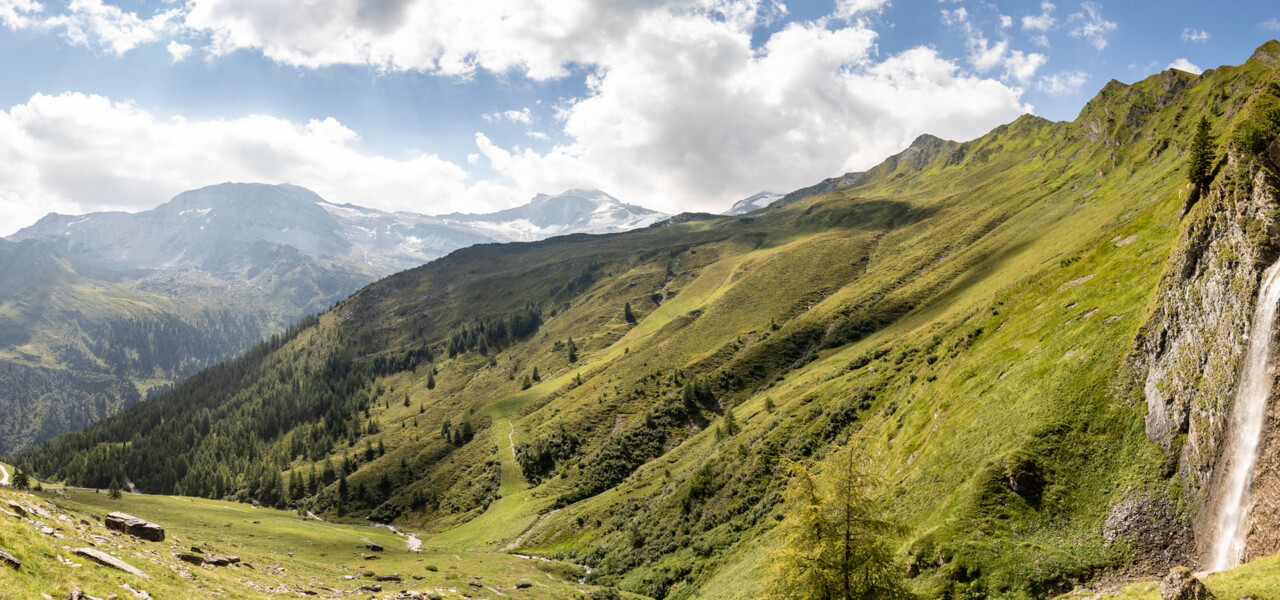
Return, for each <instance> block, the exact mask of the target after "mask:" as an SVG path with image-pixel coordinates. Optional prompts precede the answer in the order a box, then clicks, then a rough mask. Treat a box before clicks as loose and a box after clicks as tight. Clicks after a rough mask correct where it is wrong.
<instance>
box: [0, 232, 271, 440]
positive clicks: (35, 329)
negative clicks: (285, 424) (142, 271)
mask: <svg viewBox="0 0 1280 600" xmlns="http://www.w3.org/2000/svg"><path fill="white" fill-rule="evenodd" d="M129 280H130V279H129V277H128V276H127V275H126V274H122V273H119V272H116V271H112V270H111V269H108V268H105V267H102V266H101V265H96V264H93V263H90V262H87V261H81V260H77V259H74V258H70V257H68V256H66V255H64V254H62V253H60V252H58V251H57V250H55V249H54V248H52V247H50V246H49V245H47V244H45V243H42V242H35V241H29V242H8V241H5V240H0V387H2V388H3V389H4V390H5V392H4V393H3V394H0V411H3V412H4V413H5V415H6V418H5V419H4V420H3V421H0V454H10V453H12V452H14V451H17V450H20V449H23V448H27V447H29V446H31V445H32V444H34V443H36V442H39V441H43V440H45V439H48V438H50V437H53V436H55V435H57V434H60V433H64V432H67V431H74V430H76V429H80V428H83V427H86V426H88V425H89V424H91V423H94V422H95V421H97V420H99V419H102V418H104V417H107V416H110V415H112V414H115V413H116V412H119V411H120V410H121V409H123V408H125V407H127V406H129V405H132V404H134V403H136V402H137V401H138V400H140V399H141V398H142V397H143V396H145V395H146V394H147V393H148V392H150V391H152V390H154V389H156V388H159V387H163V386H167V385H171V384H173V383H176V382H177V381H180V380H181V379H182V378H184V377H186V376H188V375H191V374H192V373H195V372H197V371H199V370H201V369H203V368H205V367H208V366H210V365H212V364H216V363H217V362H219V361H221V360H225V359H227V358H231V357H233V356H235V355H236V354H238V353H240V352H242V351H243V350H244V349H245V348H248V347H250V346H251V345H253V344H254V343H256V342H258V341H259V340H261V339H262V337H263V335H264V331H265V330H267V328H269V327H272V326H275V325H274V324H273V323H271V322H270V320H269V319H268V318H267V315H266V313H267V312H268V311H266V310H262V309H259V310H258V311H257V312H255V311H246V310H242V309H240V308H238V307H233V306H228V305H226V304H224V303H217V302H214V303H211V304H210V305H208V306H201V305H200V304H198V303H196V302H192V301H184V300H178V299H175V298H169V297H165V296H160V295H155V294H149V293H145V292H141V291H139V290H137V289H135V288H133V287H132V286H131V285H129V283H128V282H129Z"/></svg>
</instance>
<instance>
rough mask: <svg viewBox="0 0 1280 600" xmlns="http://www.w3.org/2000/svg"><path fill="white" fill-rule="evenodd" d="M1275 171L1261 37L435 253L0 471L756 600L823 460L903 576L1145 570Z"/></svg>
mask: <svg viewBox="0 0 1280 600" xmlns="http://www.w3.org/2000/svg"><path fill="white" fill-rule="evenodd" d="M1202 117H1203V122H1204V124H1205V127H1207V128H1208V129H1209V130H1211V131H1212V133H1213V136H1215V137H1216V139H1217V140H1219V141H1218V143H1217V144H1216V145H1215V144H1210V145H1208V146H1203V145H1202V146H1197V145H1196V142H1194V140H1195V139H1196V131H1197V129H1198V124H1199V123H1200V122H1201V119H1202ZM1202 143H1203V142H1202ZM1205 150H1207V151H1208V152H1209V154H1210V159H1211V160H1209V162H1210V163H1211V168H1210V169H1207V173H1206V174H1203V175H1200V176H1193V175H1189V170H1188V166H1187V165H1188V162H1189V159H1190V155H1192V154H1194V153H1196V152H1200V151H1205ZM1278 172H1280V43H1277V42H1275V41H1272V42H1269V43H1267V44H1266V45H1264V46H1262V47H1261V48H1259V49H1258V50H1257V52H1255V54H1254V55H1253V56H1252V57H1251V58H1250V59H1249V60H1248V61H1247V62H1245V63H1244V64H1243V65H1240V66H1235V67H1221V68H1219V69H1213V70H1209V71H1205V72H1204V73H1203V74H1199V75H1194V74H1190V73H1186V72H1182V71H1177V70H1173V69H1170V70H1167V71H1164V72H1162V73H1159V74H1157V75H1154V76H1152V77H1150V78H1147V79H1145V80H1142V81H1139V82H1136V83H1134V84H1132V85H1126V84H1123V83H1120V82H1118V81H1112V82H1110V83H1108V84H1107V85H1106V86H1105V87H1104V88H1103V89H1102V90H1101V91H1100V92H1099V94H1098V95H1097V96H1096V97H1095V98H1094V99H1093V100H1091V101H1090V102H1089V103H1088V104H1087V105H1086V106H1085V107H1084V108H1083V109H1082V111H1081V113H1080V115H1079V116H1078V117H1077V118H1076V119H1075V120H1074V121H1071V122H1050V121H1047V120H1045V119H1041V118H1038V117H1035V116H1032V115H1024V116H1022V117H1020V118H1018V119H1017V120H1015V121H1013V122H1011V123H1009V124H1007V125H1002V126H1000V127H997V128H996V129H994V130H992V131H991V132H989V133H987V134H986V135H983V136H982V137H980V138H977V139H974V140H970V141H967V142H954V141H949V140H943V139H940V138H937V137H934V136H927V135H926V136H921V137H919V138H918V139H916V140H915V142H913V143H912V144H911V146H910V147H908V148H906V149H905V150H904V151H903V152H901V153H899V154H897V155H895V156H893V157H890V158H889V159H887V160H886V161H884V162H883V163H881V164H880V165H877V166H875V167H873V168H871V169H868V170H867V171H865V172H863V173H856V174H849V175H846V176H844V177H840V178H835V179H833V180H829V181H828V182H823V183H821V184H819V185H818V186H815V187H813V188H809V189H806V190H798V191H797V192H793V193H792V194H788V195H787V196H786V197H784V198H781V199H778V200H775V201H774V202H772V203H771V204H770V205H769V206H770V207H769V209H768V210H763V211H756V212H752V213H751V214H750V215H735V216H716V215H684V216H682V218H675V219H670V220H668V221H666V222H664V226H662V227H648V228H643V229H638V230H633V231H630V232H626V233H621V234H617V235H609V236H563V237H556V238H551V239H547V240H541V241H536V242H522V243H508V244H480V245H475V246H470V247H468V248H465V249H461V250H459V251H456V252H454V253H451V254H449V255H448V256H445V257H443V258H440V259H437V260H434V261H431V262H429V263H427V264H425V265H422V266H418V267H415V268H413V269H409V270H406V271H402V272H399V273H396V274H394V275H391V276H388V277H386V278H383V279H381V280H379V281H377V282H375V283H372V284H370V285H368V286H366V287H364V288H362V289H361V290H359V291H358V292H356V293H355V294H354V295H352V296H351V297H349V298H347V299H345V300H343V301H341V302H339V303H338V304H336V305H335V306H334V307H333V308H332V309H330V310H328V311H326V312H324V313H323V314H320V315H318V316H314V317H309V318H306V319H304V320H302V321H300V322H298V323H297V324H295V325H293V326H291V327H290V328H289V329H288V331H287V332H286V333H284V334H282V335H280V336H276V337H273V338H272V339H271V340H270V341H269V342H267V343H264V344H261V345H259V346H257V347H256V348H254V349H253V350H252V351H250V352H248V353H246V354H244V355H242V356H240V357H239V358H237V359H236V360H234V361H229V362H226V363H222V364H220V365H217V366H215V367H212V368H210V369H207V370H204V371H202V372H200V373H198V374H196V375H194V376H193V377H191V378H190V379H188V380H186V381H185V382H184V383H182V384H181V385H178V386H176V387H175V388H174V389H173V390H171V391H168V392H166V393H164V394H161V395H159V396H157V397H155V398H152V399H150V400H148V401H145V402H141V403H139V404H137V405H135V406H133V407H131V408H129V409H126V410H124V411H123V412H121V413H119V414H117V415H115V416H112V417H109V418H106V419H104V420H102V421H100V422H98V423H96V424H94V425H92V426H90V427H88V428H86V429H84V430H82V431H79V432H75V433H70V434H66V435H63V436H59V437H57V438H55V439H53V440H49V441H47V442H45V443H42V444H40V445H38V446H36V447H35V448H33V449H30V450H28V451H26V452H23V453H21V454H19V455H17V456H16V457H15V461H16V464H19V465H26V466H28V467H30V468H31V469H33V470H34V471H35V472H36V473H37V474H38V475H40V476H41V477H44V478H47V479H49V480H60V481H65V482H67V483H69V484H73V485H83V486H90V487H98V488H101V487H105V486H107V485H109V484H110V482H111V481H113V480H116V481H128V482H130V483H132V484H134V485H136V486H137V488H138V489H140V490H142V491H144V492H148V493H154V494H180V495H185V496H195V497H202V498H212V499H224V500H238V501H242V502H253V503H257V504H259V505H263V506H269V507H277V508H287V509H289V510H293V511H297V512H298V514H306V513H307V512H308V511H309V512H310V513H314V514H316V515H319V516H321V517H323V518H325V519H329V520H338V521H344V520H345V521H349V522H360V521H366V520H371V521H375V522H378V523H392V524H394V525H395V526H396V527H399V528H402V529H409V530H412V531H416V532H419V533H418V535H420V536H421V539H422V540H423V541H424V543H425V545H426V548H428V549H429V550H428V552H429V553H434V554H429V555H430V556H438V557H442V558H443V557H447V556H450V555H453V556H462V555H460V554H452V553H462V552H476V553H491V554H490V555H491V556H495V557H499V556H509V555H507V554H506V553H508V552H514V553H518V555H520V556H534V557H539V558H543V559H547V560H560V561H569V562H571V563H574V564H577V565H584V566H585V569H584V571H583V572H584V573H586V575H584V578H583V579H582V580H581V581H582V582H584V585H585V584H591V585H597V586H610V587H615V588H620V589H622V590H625V591H626V592H629V593H634V594H638V595H642V596H644V597H650V598H680V599H684V598H694V597H699V598H755V597H762V596H765V595H767V594H768V593H769V591H770V589H771V588H770V587H769V586H770V585H771V584H770V583H769V582H770V581H776V579H777V576H778V575H779V573H778V572H777V571H776V567H775V566H774V565H775V564H777V561H778V560H779V559H778V557H779V551H780V549H781V550H782V551H784V552H785V549H786V548H788V547H791V546H794V545H795V544H796V543H797V542H796V541H795V540H796V539H797V538H795V537H790V536H791V535H792V534H794V532H796V531H797V530H796V529H795V528H794V527H793V526H789V525H788V524H794V523H797V522H799V523H801V524H803V523H805V522H809V521H805V520H804V519H813V518H816V517H814V515H815V514H817V513H821V512H822V511H825V510H828V508H829V507H830V506H831V504H829V503H827V502H826V501H822V502H818V501H817V500H813V501H806V500H804V498H813V497H815V496H805V495H804V494H805V493H808V492H806V490H810V489H818V490H821V489H822V486H821V485H818V484H815V485H818V487H817V488H810V487H806V486H808V485H809V483H811V482H814V481H817V482H819V483H820V482H822V481H825V479H823V478H824V477H828V476H829V474H831V473H839V472H841V471H842V470H856V471H858V472H859V473H861V475H860V476H859V479H858V483H859V488H860V490H861V491H862V492H863V493H866V494H868V500H866V501H865V502H864V503H862V504H860V506H859V510H863V509H865V510H867V511H872V512H868V513H867V514H875V515H877V516H876V517H875V519H876V521H875V527H874V528H872V529H870V531H873V533H872V534H870V537H869V538H868V539H866V540H860V542H859V543H860V544H863V543H865V544H866V546H865V547H871V548H884V549H885V550H883V553H884V556H887V557H888V559H889V560H891V562H892V564H893V565H894V566H893V568H892V569H891V570H887V571H883V573H885V575H884V576H885V577H890V578H897V579H900V580H901V581H902V584H903V585H904V586H906V588H907V589H909V590H910V591H911V592H912V593H914V594H916V595H918V596H919V597H926V598H1045V597H1050V596H1056V595H1059V594H1063V593H1066V592H1068V591H1070V590H1071V589H1072V588H1073V587H1074V586H1077V585H1083V584H1086V583H1088V582H1091V581H1096V580H1098V579H1099V578H1100V577H1104V576H1115V577H1118V578H1123V579H1126V580H1127V579H1129V578H1138V577H1160V576H1163V575H1164V574H1166V573H1168V572H1169V568H1170V567H1172V566H1176V565H1186V566H1190V567H1192V568H1193V569H1194V568H1195V567H1196V566H1197V565H1198V562H1199V556H1200V550H1201V549H1202V547H1203V546H1204V545H1205V543H1206V540H1208V539H1209V538H1210V537H1211V536H1213V528H1212V525H1211V524H1209V525H1207V523H1211V521H1212V519H1211V517H1212V515H1213V514H1214V513H1215V511H1216V510H1217V509H1216V508H1215V492H1214V485H1213V481H1214V480H1215V478H1216V477H1217V473H1218V472H1219V471H1220V461H1221V460H1226V459H1220V457H1222V456H1223V455H1224V454H1223V448H1224V446H1225V445H1226V442H1225V441H1224V440H1225V437H1226V427H1227V425H1226V424H1227V423H1228V422H1229V421H1230V418H1229V415H1230V412H1231V407H1230V402H1229V399H1230V398H1231V397H1232V395H1233V393H1232V392H1233V390H1234V389H1235V388H1236V385H1237V382H1238V378H1239V368H1238V367H1239V365H1240V363H1241V360H1242V356H1243V352H1244V347H1245V345H1246V344H1245V343H1244V341H1245V338H1246V336H1247V335H1248V332H1249V326H1250V322H1251V315H1252V314H1253V309H1254V308H1255V305H1256V303H1257V294H1258V289H1259V277H1260V275H1261V273H1262V272H1263V270H1264V269H1265V268H1266V267H1267V265H1270V264H1273V263H1274V262H1275V261H1276V260H1277V257H1280V244H1277V243H1276V242H1275V240H1277V239H1280V178H1278V177H1277V175H1276V173H1278ZM1193 173H1194V172H1193ZM787 198H790V200H789V201H784V200H787ZM1268 431H1270V433H1268V434H1267V435H1266V436H1265V439H1263V440H1262V444H1261V445H1262V447H1263V448H1267V449H1269V450H1267V451H1265V452H1264V453H1263V455H1262V456H1263V460H1262V462H1261V463H1260V466H1259V467H1258V470H1257V471H1256V472H1255V474H1254V478H1253V484H1252V485H1253V489H1254V490H1255V492H1256V493H1258V494H1260V496H1259V498H1260V500H1259V502H1260V504H1259V505H1260V506H1269V504H1267V503H1270V502H1274V500H1275V499H1276V498H1277V496H1276V495H1275V494H1276V492H1275V491H1274V490H1276V489H1280V466H1278V465H1277V464H1276V461H1275V459H1274V456H1275V455H1276V450H1275V449H1276V448H1280V427H1272V428H1271V429H1269V430H1268ZM804 473H817V475H816V476H814V478H810V479H805V477H807V476H805V475H804ZM814 493H817V492H814ZM806 502H808V503H806ZM178 504H180V502H178V503H175V504H171V505H166V506H175V505H178ZM179 510H181V509H179ZM154 514H156V515H158V516H159V517H164V516H165V514H166V513H161V512H156V513H154ZM1250 519H1251V520H1250V521H1249V523H1248V524H1247V526H1246V527H1245V528H1244V530H1245V531H1251V532H1253V533H1252V534H1251V537H1250V538H1249V542H1248V552H1247V554H1246V558H1254V557H1257V556H1263V555H1266V554H1270V553H1274V552H1276V551H1277V550H1280V539H1277V537H1278V536H1276V535H1275V534H1274V532H1275V531H1280V523H1277V522H1276V521H1277V517H1276V515H1275V514H1273V513H1272V512H1270V511H1268V510H1258V511H1256V512H1255V513H1254V514H1252V516H1251V517H1250ZM797 520H798V521H797ZM779 524H781V526H780V525H779ZM805 531H806V530H800V533H801V534H804V532H805ZM823 531H825V530H823ZM783 532H792V534H784V533H783ZM800 539H801V544H802V545H800V546H798V548H799V550H798V551H801V552H804V551H808V550H810V549H812V548H811V547H810V546H809V545H804V544H807V543H808V542H806V541H805V540H814V539H818V538H803V537H802V538H800ZM818 541H819V542H820V541H821V540H820V539H818ZM789 545H790V546H789ZM859 547H864V546H859ZM795 551H797V550H793V551H792V552H793V554H794V552H795ZM346 556H351V559H350V561H349V562H343V561H347V558H345V557H346ZM466 556H467V557H468V560H469V559H470V557H472V556H479V555H473V554H467V555H466ZM782 556H783V557H784V558H785V556H787V555H786V554H783V555H782ZM282 560H283V559H282ZM332 560H333V561H334V562H335V564H337V563H341V564H344V565H347V566H346V568H349V569H360V568H362V567H361V566H360V565H362V564H368V563H365V562H364V561H363V559H362V557H360V556H358V555H351V554H350V552H347V553H346V554H344V555H343V557H338V556H336V555H335V557H334V558H333V559H332ZM424 560H425V559H424ZM433 560H434V559H433ZM457 560H459V561H461V560H463V558H457ZM352 565H354V566H352ZM781 574H782V575H783V576H786V575H787V573H781ZM1230 577H1233V575H1230V574H1228V577H1227V579H1222V580H1219V581H1226V582H1228V583H1229V582H1231V581H1235V582H1236V584H1235V585H1239V586H1242V587H1238V588H1231V589H1234V590H1236V591H1235V592H1233V593H1232V594H1231V596H1230V597H1240V596H1242V595H1251V596H1252V595H1262V594H1264V593H1265V592H1266V590H1267V589H1271V588H1267V587H1265V586H1262V587H1259V586H1258V585H1254V584H1250V583H1249V582H1248V581H1245V580H1242V579H1230ZM1242 582H1243V583H1242ZM1272 584H1273V582H1272V583H1268V584H1266V585H1272ZM1251 585H1253V587H1250V586H1251ZM1146 589H1147V590H1148V592H1150V590H1152V589H1154V588H1150V587H1148V588H1146ZM1220 589H1222V588H1220ZM593 593H594V592H593ZM615 593H616V592H615ZM1151 593H1153V592H1151ZM600 597H616V596H608V595H604V596H600Z"/></svg>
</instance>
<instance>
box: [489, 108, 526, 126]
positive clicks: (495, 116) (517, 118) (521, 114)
mask: <svg viewBox="0 0 1280 600" xmlns="http://www.w3.org/2000/svg"><path fill="white" fill-rule="evenodd" d="M484 120H486V121H488V122H490V123H497V122H500V121H511V122H512V123H524V124H525V125H529V124H531V123H533V113H532V112H530V111H529V107H527V106H526V107H524V108H523V109H520V110H504V111H502V112H492V113H487V114H485V115H484Z"/></svg>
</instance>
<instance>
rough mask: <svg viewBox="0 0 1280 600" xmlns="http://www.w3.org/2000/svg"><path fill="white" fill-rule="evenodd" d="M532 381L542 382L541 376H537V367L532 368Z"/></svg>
mask: <svg viewBox="0 0 1280 600" xmlns="http://www.w3.org/2000/svg"><path fill="white" fill-rule="evenodd" d="M533 380H534V381H542V376H541V375H539V374H538V367H537V366H534V367H533Z"/></svg>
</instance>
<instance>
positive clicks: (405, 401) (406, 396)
mask: <svg viewBox="0 0 1280 600" xmlns="http://www.w3.org/2000/svg"><path fill="white" fill-rule="evenodd" d="M404 406H405V408H409V394H405V395H404Z"/></svg>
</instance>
